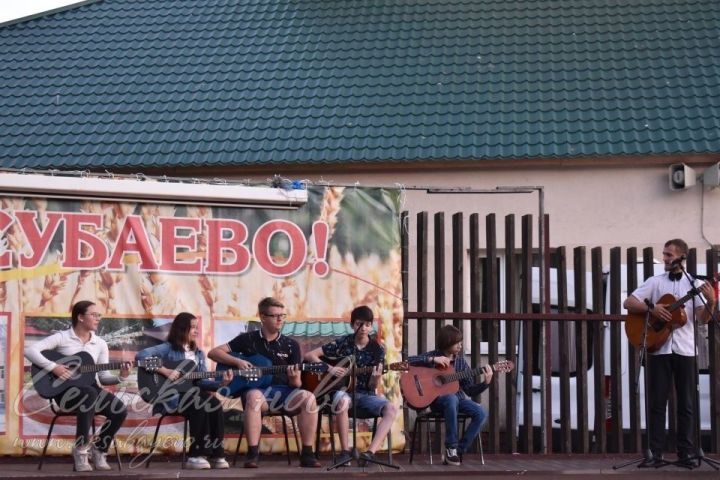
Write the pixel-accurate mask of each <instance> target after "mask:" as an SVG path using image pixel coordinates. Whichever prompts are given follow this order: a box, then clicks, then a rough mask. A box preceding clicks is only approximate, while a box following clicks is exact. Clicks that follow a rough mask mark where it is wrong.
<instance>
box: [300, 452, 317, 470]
mask: <svg viewBox="0 0 720 480" xmlns="http://www.w3.org/2000/svg"><path fill="white" fill-rule="evenodd" d="M300 466H301V467H304V468H319V467H320V462H318V459H317V458H315V455H313V454H312V453H310V454H309V455H300Z"/></svg>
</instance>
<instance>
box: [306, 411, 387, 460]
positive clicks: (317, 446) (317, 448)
mask: <svg viewBox="0 0 720 480" xmlns="http://www.w3.org/2000/svg"><path fill="white" fill-rule="evenodd" d="M350 408H352V407H350ZM323 415H327V417H328V424H329V425H330V448H331V450H332V459H333V460H332V461H333V463H335V425H334V423H335V422H333V416H334V414H333V412H332V406H331V405H325V406H324V407H323V408H321V409H320V411H319V412H318V424H317V430H316V434H315V456H316V457H319V456H320V426H321V425H322V416H323ZM370 418H372V419H374V420H373V427H372V436H373V437H375V431H376V430H377V425H378V421H379V420H380V418H382V417H362V416H358V417H357V420H369V419H370ZM353 428H355V426H354V425H353ZM387 442H388V459H387V461H388V463H392V430H390V431H388V436H387ZM353 447H354V445H353Z"/></svg>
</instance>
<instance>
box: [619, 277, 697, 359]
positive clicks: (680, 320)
mask: <svg viewBox="0 0 720 480" xmlns="http://www.w3.org/2000/svg"><path fill="white" fill-rule="evenodd" d="M699 293H700V290H699V289H697V288H694V289H692V290H691V291H690V292H688V293H687V295H685V296H684V297H682V298H675V296H674V295H673V294H671V293H666V294H665V295H663V296H662V297H660V299H659V300H658V301H657V302H655V304H663V305H667V306H666V307H665V309H666V310H667V311H669V312H670V313H671V314H672V320H669V321H667V322H666V321H664V320H661V319H660V318H658V317H656V316H655V315H652V314H651V315H650V319H649V323H648V329H647V338H646V346H647V350H648V352H655V351H657V350H658V349H659V348H660V347H662V346H663V345H664V344H665V342H666V341H667V339H668V337H669V336H670V334H671V333H672V332H673V330H676V329H678V328H682V327H683V326H684V325H685V324H686V323H687V314H686V313H685V309H684V308H682V307H683V306H684V305H685V303H686V302H687V301H688V300H690V299H691V298H693V297H694V296H695V295H698V294H699ZM644 329H645V314H644V313H628V316H627V319H626V320H625V333H626V334H627V337H628V341H629V342H630V343H631V344H632V345H633V346H634V347H635V348H640V347H641V346H642V339H643V330H644Z"/></svg>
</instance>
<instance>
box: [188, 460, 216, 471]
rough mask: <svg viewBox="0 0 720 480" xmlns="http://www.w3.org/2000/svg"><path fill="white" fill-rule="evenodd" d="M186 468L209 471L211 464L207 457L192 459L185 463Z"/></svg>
mask: <svg viewBox="0 0 720 480" xmlns="http://www.w3.org/2000/svg"><path fill="white" fill-rule="evenodd" d="M185 468H187V469H188V470H208V469H210V462H208V461H207V460H205V457H190V458H188V459H187V460H186V461H185Z"/></svg>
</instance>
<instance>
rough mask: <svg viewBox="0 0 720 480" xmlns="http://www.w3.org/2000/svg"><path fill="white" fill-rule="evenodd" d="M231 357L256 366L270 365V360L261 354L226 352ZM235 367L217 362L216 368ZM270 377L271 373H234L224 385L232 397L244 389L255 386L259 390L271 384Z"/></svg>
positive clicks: (223, 369) (229, 368)
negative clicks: (230, 379) (248, 354)
mask: <svg viewBox="0 0 720 480" xmlns="http://www.w3.org/2000/svg"><path fill="white" fill-rule="evenodd" d="M228 353H230V355H232V356H233V357H236V358H239V359H241V360H245V361H246V362H250V363H252V364H253V365H255V366H256V367H270V366H272V361H271V360H270V359H269V358H267V357H263V356H262V355H250V356H245V355H241V354H239V353H235V352H228ZM235 368H236V367H234V366H230V365H225V364H224V363H218V364H217V367H216V370H217V371H219V372H220V371H225V370H231V369H235ZM272 379H273V375H271V374H268V375H262V374H260V373H258V374H249V375H242V376H240V375H235V376H234V377H233V379H232V381H231V382H230V383H229V384H228V385H227V386H226V387H225V388H226V389H227V390H228V391H229V393H228V395H229V396H231V397H234V396H236V395H238V394H239V393H241V392H243V391H244V390H250V389H252V388H257V389H259V390H262V389H265V388H267V387H269V386H270V385H272Z"/></svg>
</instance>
